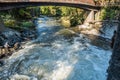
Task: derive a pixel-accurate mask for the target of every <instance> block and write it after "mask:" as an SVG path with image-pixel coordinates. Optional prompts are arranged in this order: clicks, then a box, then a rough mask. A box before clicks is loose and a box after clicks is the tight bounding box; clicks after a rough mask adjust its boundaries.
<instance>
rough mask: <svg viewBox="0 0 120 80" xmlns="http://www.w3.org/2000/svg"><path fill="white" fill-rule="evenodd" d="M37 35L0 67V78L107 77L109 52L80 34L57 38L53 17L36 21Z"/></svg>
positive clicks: (102, 79) (72, 79)
mask: <svg viewBox="0 0 120 80" xmlns="http://www.w3.org/2000/svg"><path fill="white" fill-rule="evenodd" d="M36 25H37V30H38V34H39V37H38V38H37V39H36V40H33V41H31V42H28V43H27V44H26V45H25V46H24V49H22V50H19V51H18V52H15V53H14V54H13V55H12V56H11V57H9V58H8V59H6V60H5V63H4V66H1V67H0V80H106V76H107V73H106V69H107V67H108V62H109V59H110V55H111V51H110V50H104V49H102V48H100V47H96V46H93V45H91V44H90V40H88V39H87V38H85V37H84V36H83V35H82V34H79V37H74V38H73V39H72V40H71V41H70V40H68V39H64V38H63V37H58V36H57V37H56V36H55V33H56V32H57V31H59V30H60V29H61V27H60V24H59V23H57V21H55V20H54V19H51V18H48V17H44V18H39V19H38V20H37V21H36Z"/></svg>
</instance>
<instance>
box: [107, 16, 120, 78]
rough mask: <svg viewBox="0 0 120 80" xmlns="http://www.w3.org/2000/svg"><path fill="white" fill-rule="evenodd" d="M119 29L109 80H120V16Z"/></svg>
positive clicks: (109, 69)
mask: <svg viewBox="0 0 120 80" xmlns="http://www.w3.org/2000/svg"><path fill="white" fill-rule="evenodd" d="M118 20H119V23H118V29H117V33H116V39H115V43H114V46H113V53H112V56H111V60H110V62H109V64H110V66H109V68H108V70H107V71H108V77H107V80H120V16H119V19H118Z"/></svg>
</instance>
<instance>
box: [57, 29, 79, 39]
mask: <svg viewBox="0 0 120 80" xmlns="http://www.w3.org/2000/svg"><path fill="white" fill-rule="evenodd" d="M55 35H61V36H63V37H68V38H70V37H74V36H78V35H77V33H75V32H74V31H72V30H70V29H62V30H60V31H58V32H56V33H55Z"/></svg>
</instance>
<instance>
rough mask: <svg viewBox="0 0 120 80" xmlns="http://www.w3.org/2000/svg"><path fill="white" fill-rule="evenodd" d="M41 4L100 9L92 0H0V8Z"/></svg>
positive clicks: (6, 8)
mask: <svg viewBox="0 0 120 80" xmlns="http://www.w3.org/2000/svg"><path fill="white" fill-rule="evenodd" d="M43 5H54V6H71V7H78V8H82V9H87V10H99V9H100V7H99V6H96V5H95V2H94V0H0V10H8V9H12V8H20V7H28V6H43Z"/></svg>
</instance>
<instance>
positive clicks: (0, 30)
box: [0, 16, 6, 32]
mask: <svg viewBox="0 0 120 80" xmlns="http://www.w3.org/2000/svg"><path fill="white" fill-rule="evenodd" d="M5 29H6V28H5V26H4V22H3V20H2V18H1V16H0V32H2V31H4V30H5Z"/></svg>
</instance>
